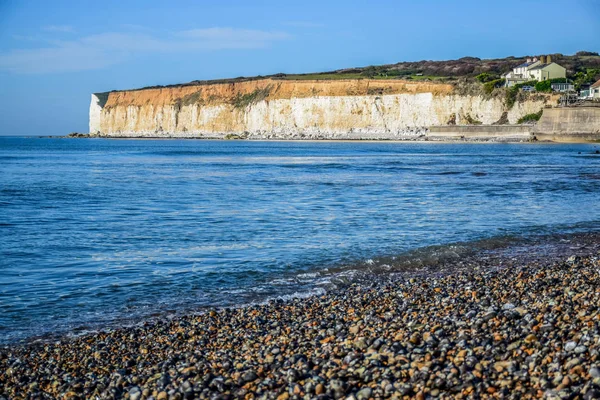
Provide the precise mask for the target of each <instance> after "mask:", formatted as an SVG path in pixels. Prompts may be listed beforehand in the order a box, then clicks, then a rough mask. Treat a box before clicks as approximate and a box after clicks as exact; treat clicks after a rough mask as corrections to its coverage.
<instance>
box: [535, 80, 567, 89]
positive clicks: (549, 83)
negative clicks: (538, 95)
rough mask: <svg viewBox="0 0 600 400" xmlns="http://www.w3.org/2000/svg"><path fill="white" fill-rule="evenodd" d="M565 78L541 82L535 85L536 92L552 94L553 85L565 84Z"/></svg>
mask: <svg viewBox="0 0 600 400" xmlns="http://www.w3.org/2000/svg"><path fill="white" fill-rule="evenodd" d="M564 82H565V78H554V79H548V80H546V81H540V82H537V83H536V84H535V90H537V91H538V92H551V91H552V84H553V83H564Z"/></svg>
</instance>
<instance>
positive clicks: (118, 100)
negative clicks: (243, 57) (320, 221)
mask: <svg viewBox="0 0 600 400" xmlns="http://www.w3.org/2000/svg"><path fill="white" fill-rule="evenodd" d="M549 101H550V98H549V97H547V96H541V95H537V96H530V97H528V98H526V99H524V100H522V101H519V102H517V103H516V104H515V105H514V106H513V107H512V108H510V109H508V108H507V107H506V105H505V102H504V99H503V98H502V97H490V96H487V97H486V96H483V95H465V94H457V93H456V91H455V90H454V87H453V86H452V85H450V84H443V83H431V82H425V83H419V82H412V81H402V80H377V79H357V80H330V81H325V80H320V81H315V80H278V79H262V80H254V81H245V82H234V83H218V84H199V85H186V86H176V87H165V88H151V89H141V90H129V91H118V92H110V93H103V94H94V95H92V101H91V106H90V132H91V133H99V134H100V135H102V136H109V137H204V138H224V137H226V136H228V135H229V137H231V136H232V135H235V136H236V137H240V136H241V137H247V138H284V139H301V138H305V139H312V138H323V139H410V138H417V137H420V136H422V135H423V134H425V133H426V132H427V129H428V128H429V127H430V126H442V125H447V124H457V125H461V124H473V123H483V124H494V123H498V122H499V121H502V122H508V123H513V124H514V123H516V122H517V120H518V119H519V118H521V117H522V116H524V115H526V114H530V113H535V112H538V111H539V110H540V109H541V108H543V107H544V106H545V105H546V104H547V103H548V102H549Z"/></svg>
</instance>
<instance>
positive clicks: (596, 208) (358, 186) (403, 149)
mask: <svg viewBox="0 0 600 400" xmlns="http://www.w3.org/2000/svg"><path fill="white" fill-rule="evenodd" d="M599 149H600V146H599V145H598V144H549V143H545V144H544V143H524V144H499V143H487V144H482V143H428V142H423V143H413V142H411V143H394V142H327V141H318V142H292V141H209V140H124V139H122V140H117V139H113V140H109V139H61V138H40V137H24V138H19V137H0V344H14V343H19V342H30V341H35V340H55V339H56V338H61V337H64V336H72V335H80V334H83V333H87V332H94V331H96V330H98V329H111V328H115V327H118V326H122V325H127V324H139V323H142V322H143V321H148V320H150V319H154V318H169V317H171V316H176V315H181V314H186V313H197V312H203V311H204V310H207V309H209V308H213V307H214V308H220V307H239V306H243V305H245V304H252V303H260V302H265V301H271V300H285V299H289V298H293V297H303V296H311V295H319V294H322V293H324V292H325V291H327V290H334V289H335V290H340V288H343V286H344V285H349V284H352V283H353V282H354V281H355V279H357V277H358V276H362V277H364V276H372V275H374V274H379V275H381V274H387V273H392V272H393V273H401V272H402V271H404V270H407V271H408V270H409V269H410V268H408V266H409V265H410V266H411V268H412V269H411V271H414V270H415V266H417V267H416V269H418V270H420V271H427V268H428V267H429V264H433V263H434V262H435V260H437V259H439V258H440V257H442V256H443V254H453V255H454V256H457V255H458V257H460V252H461V251H468V249H469V248H472V247H477V246H478V244H481V243H485V244H486V246H492V247H493V245H494V243H499V245H500V244H501V243H505V242H506V240H511V241H513V242H517V243H518V242H519V241H520V240H527V238H531V237H536V236H541V235H546V236H547V235H565V234H567V235H568V234H572V233H577V232H589V231H596V230H598V228H599V226H600V154H597V153H599V152H598V150H599ZM507 238H508V239H507ZM416 259H418V260H416ZM416 261H418V262H416Z"/></svg>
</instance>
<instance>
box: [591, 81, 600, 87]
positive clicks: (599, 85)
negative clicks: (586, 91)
mask: <svg viewBox="0 0 600 400" xmlns="http://www.w3.org/2000/svg"><path fill="white" fill-rule="evenodd" d="M590 87H593V88H597V87H600V79H599V80H598V82H596V83H594V84H593V85H592V86H590Z"/></svg>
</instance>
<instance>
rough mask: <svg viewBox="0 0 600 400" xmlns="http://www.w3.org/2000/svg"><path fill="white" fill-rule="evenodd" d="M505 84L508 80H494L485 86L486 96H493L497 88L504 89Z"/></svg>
mask: <svg viewBox="0 0 600 400" xmlns="http://www.w3.org/2000/svg"><path fill="white" fill-rule="evenodd" d="M505 83H506V79H504V78H500V79H494V80H493V81H489V82H486V83H484V84H483V91H484V92H485V93H486V94H491V93H492V92H493V91H494V89H495V88H499V87H502V86H504V84H505Z"/></svg>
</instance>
